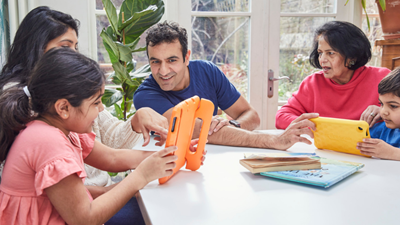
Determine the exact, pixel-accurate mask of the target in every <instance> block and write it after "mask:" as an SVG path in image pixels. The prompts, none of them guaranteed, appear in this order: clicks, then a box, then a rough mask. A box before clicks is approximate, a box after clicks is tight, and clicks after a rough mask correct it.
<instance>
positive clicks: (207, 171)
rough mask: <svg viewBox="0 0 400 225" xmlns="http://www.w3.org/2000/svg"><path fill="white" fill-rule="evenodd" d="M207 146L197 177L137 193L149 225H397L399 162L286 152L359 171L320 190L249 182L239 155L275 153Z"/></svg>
mask: <svg viewBox="0 0 400 225" xmlns="http://www.w3.org/2000/svg"><path fill="white" fill-rule="evenodd" d="M266 132H269V133H270V132H277V131H266ZM206 147H207V151H208V153H207V159H206V161H205V162H204V164H205V165H204V166H202V167H201V168H200V169H199V170H198V171H187V170H185V169H182V170H181V171H179V172H178V173H177V174H176V175H175V176H174V177H173V178H172V179H171V180H169V181H168V182H167V183H165V184H163V185H159V184H158V181H154V182H152V183H150V184H148V185H147V186H146V187H145V188H144V189H142V190H141V191H140V192H139V193H138V194H137V198H138V202H139V206H140V207H141V210H142V213H143V216H144V218H145V221H146V223H147V224H163V225H164V224H173V225H179V224H184V225H187V224H246V225H247V224H279V225H280V224H282V225H283V224H284V225H287V224H307V225H314V224H315V225H317V224H318V225H319V224H327V225H330V224H332V225H333V224H334V225H337V224H363V225H368V224H374V225H376V224H385V225H389V224H399V223H400V173H399V171H400V162H399V161H391V160H380V159H372V158H366V157H362V156H356V155H348V154H344V153H339V152H333V151H328V150H318V149H315V147H314V146H313V145H311V146H310V145H306V144H303V143H298V144H295V145H294V146H293V147H292V148H290V149H289V150H288V151H290V152H309V153H312V152H316V153H317V155H319V156H321V157H326V158H332V159H339V160H347V161H353V162H360V163H364V164H365V167H364V168H362V169H361V170H360V171H358V172H357V173H355V174H353V175H352V176H350V177H348V178H347V179H345V180H343V181H341V182H340V183H337V184H335V185H334V186H332V187H330V188H328V189H324V188H319V187H314V186H310V185H305V184H300V183H295V182H289V181H283V180H278V179H273V178H268V177H264V176H261V175H253V174H251V173H250V172H248V171H247V170H246V169H245V168H244V167H242V166H241V165H240V164H239V159H242V158H243V153H245V152H265V151H268V152H273V151H276V150H267V149H255V148H239V147H227V146H219V145H210V144H207V146H206ZM153 149H159V148H157V147H153Z"/></svg>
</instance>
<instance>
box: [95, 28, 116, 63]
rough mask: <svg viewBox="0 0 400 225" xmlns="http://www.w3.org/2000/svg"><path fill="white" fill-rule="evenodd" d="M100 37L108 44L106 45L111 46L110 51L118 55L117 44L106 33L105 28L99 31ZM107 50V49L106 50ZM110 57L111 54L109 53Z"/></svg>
mask: <svg viewBox="0 0 400 225" xmlns="http://www.w3.org/2000/svg"><path fill="white" fill-rule="evenodd" d="M100 37H101V38H102V39H103V42H105V43H107V44H108V47H109V48H111V50H112V52H113V53H114V56H119V50H118V46H117V44H115V42H114V40H113V39H112V37H110V35H108V33H107V32H106V31H105V28H103V30H102V31H101V33H100ZM107 52H108V50H107ZM110 58H111V55H110Z"/></svg>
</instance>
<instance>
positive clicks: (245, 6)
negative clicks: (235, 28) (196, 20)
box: [181, 0, 250, 12]
mask: <svg viewBox="0 0 400 225" xmlns="http://www.w3.org/2000/svg"><path fill="white" fill-rule="evenodd" d="M181 1H182V0H181ZM184 1H187V0H184ZM249 2H250V0H208V1H206V0H192V11H212V12H248V11H249Z"/></svg>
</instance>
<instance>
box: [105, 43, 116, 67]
mask: <svg viewBox="0 0 400 225" xmlns="http://www.w3.org/2000/svg"><path fill="white" fill-rule="evenodd" d="M103 45H104V48H105V49H106V50H107V53H108V56H109V57H110V61H111V63H119V59H118V56H116V55H115V54H114V51H113V50H112V48H111V47H110V46H109V45H108V44H107V42H105V41H104V40H103Z"/></svg>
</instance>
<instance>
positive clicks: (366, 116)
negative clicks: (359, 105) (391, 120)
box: [360, 105, 381, 127]
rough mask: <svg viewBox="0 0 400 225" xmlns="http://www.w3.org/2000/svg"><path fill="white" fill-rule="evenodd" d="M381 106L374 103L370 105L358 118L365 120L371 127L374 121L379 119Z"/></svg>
mask: <svg viewBox="0 0 400 225" xmlns="http://www.w3.org/2000/svg"><path fill="white" fill-rule="evenodd" d="M380 111H381V108H380V107H379V106H376V105H370V106H368V107H367V109H366V110H364V112H363V113H362V114H361V117H360V120H364V121H366V122H367V123H368V124H369V126H370V127H372V126H373V125H374V124H375V123H376V122H378V121H379V120H381V115H380Z"/></svg>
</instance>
